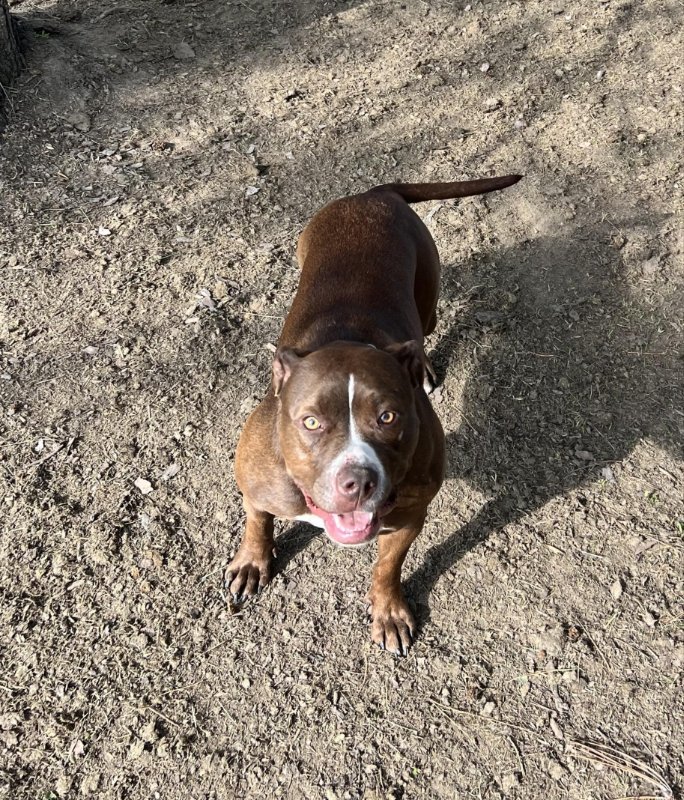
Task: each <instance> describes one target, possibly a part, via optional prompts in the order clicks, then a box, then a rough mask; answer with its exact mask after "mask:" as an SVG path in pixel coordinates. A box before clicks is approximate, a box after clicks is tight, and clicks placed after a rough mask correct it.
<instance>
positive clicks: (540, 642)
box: [528, 625, 563, 656]
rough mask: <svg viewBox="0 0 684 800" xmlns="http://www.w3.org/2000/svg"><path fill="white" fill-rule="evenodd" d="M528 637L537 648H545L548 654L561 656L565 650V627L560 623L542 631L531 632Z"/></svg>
mask: <svg viewBox="0 0 684 800" xmlns="http://www.w3.org/2000/svg"><path fill="white" fill-rule="evenodd" d="M528 639H529V642H530V644H531V645H532V647H534V648H535V650H543V651H544V652H545V653H546V654H547V655H550V656H559V655H561V653H562V652H563V628H562V627H561V626H560V625H556V626H555V627H554V628H547V629H545V630H543V631H542V632H541V633H531V634H530V635H529V637H528Z"/></svg>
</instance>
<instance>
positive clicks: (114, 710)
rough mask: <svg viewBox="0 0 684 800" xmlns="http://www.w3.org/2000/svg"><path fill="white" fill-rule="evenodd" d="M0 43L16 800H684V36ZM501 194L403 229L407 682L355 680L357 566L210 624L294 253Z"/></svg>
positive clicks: (3, 548) (282, 556)
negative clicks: (339, 233)
mask: <svg viewBox="0 0 684 800" xmlns="http://www.w3.org/2000/svg"><path fill="white" fill-rule="evenodd" d="M10 10H11V11H12V12H13V13H14V14H15V15H16V16H17V17H20V18H22V19H23V23H22V27H23V29H24V32H25V36H26V39H27V44H28V51H27V53H26V66H25V69H24V72H23V74H22V76H21V77H20V79H19V81H18V82H17V83H16V84H15V85H14V86H13V87H11V88H10V87H7V88H6V89H5V92H6V93H7V99H6V102H5V116H6V120H7V121H6V124H5V126H4V129H3V130H2V132H0V509H1V510H0V598H1V601H2V602H0V797H6V798H11V800H29V798H31V800H36V798H44V799H45V800H47V798H50V799H52V798H78V797H97V798H105V800H110V799H111V800H114V798H118V799H119V800H124V799H125V800H142V799H143V798H145V799H146V800H147V799H148V798H163V799H164V800H169V799H173V798H192V799H193V800H194V798H198V799H199V798H203V799H205V800H226V799H229V798H241V799H242V798H262V797H268V798H271V797H275V798H279V797H282V798H288V799H289V798H294V799H295V800H296V799H297V798H321V799H322V800H361V799H363V800H371V799H372V800H380V799H381V798H382V799H383V800H400V799H401V798H403V799H404V800H414V798H425V799H426V800H427V799H428V798H430V800H432V798H473V799H475V798H503V797H511V798H521V800H566V799H567V798H571V799H572V800H589V799H590V798H606V800H608V799H609V798H617V797H625V796H651V797H662V798H668V797H679V796H681V792H682V791H683V790H684V779H683V778H682V776H683V775H684V689H683V684H684V467H683V463H684V315H683V313H682V309H683V308H684V232H683V228H682V212H683V211H684V199H683V197H684V155H683V153H684V148H683V137H682V132H683V128H684V102H683V99H684V97H683V87H684V74H683V73H684V68H683V66H682V63H683V62H682V59H681V56H678V55H677V54H681V53H682V52H684V41H683V38H684V37H683V34H682V31H683V30H684V8H683V7H682V4H681V2H676V1H675V0H642V2H627V1H625V0H602V1H601V2H593V3H586V2H580V1H579V0H566V2H563V1H562V0H551V2H541V1H540V0H530V1H529V2H511V1H510V0H501V2H499V1H498V0H489V2H469V3H465V2H446V0H435V2H432V0H430V2H427V1H424V2H423V1H419V0H405V2H400V1H399V0H368V1H367V2H350V1H349V0H347V1H346V2H336V1H335V0H329V1H324V2H313V1H311V0H300V1H299V2H288V3H286V2H281V1H278V0H276V1H274V2H266V0H246V2H221V3H216V2H209V1H208V0H196V1H195V2H189V1H188V2H185V1H183V2H181V1H180V0H179V1H178V2H173V0H125V2H123V3H117V2H111V1H110V0H104V1H103V0H98V1H97V2H95V0H82V1H79V2H73V1H72V2H65V1H63V0H56V1H55V2H34V0H23V1H22V0H15V2H10ZM514 172H519V173H523V174H524V176H525V177H524V179H523V180H522V181H521V182H520V183H519V184H518V185H517V186H515V187H513V188H511V189H507V190H505V191H504V192H500V193H497V194H494V195H488V196H483V197H476V198H467V199H463V200H461V201H459V202H454V201H448V202H433V203H426V204H423V205H421V206H416V207H415V208H416V210H417V211H418V213H419V214H420V215H421V217H422V218H423V219H424V220H425V222H426V224H427V225H428V227H429V229H430V232H431V234H432V236H433V237H434V239H435V241H436V243H437V246H438V249H439V251H440V255H441V259H442V264H443V276H442V296H441V300H440V305H439V309H438V314H439V323H438V327H437V330H436V331H435V333H434V334H433V335H432V336H431V337H430V338H429V340H428V341H427V350H428V353H429V354H430V356H431V358H432V360H433V362H434V364H435V366H436V369H437V372H438V375H439V378H440V380H441V381H442V382H441V385H440V387H439V388H438V390H437V391H436V392H435V394H434V395H433V399H432V402H433V403H434V405H435V409H436V410H437V413H438V415H439V417H440V419H441V420H442V423H443V426H444V429H445V432H446V435H447V447H448V462H449V465H448V475H447V480H446V482H445V483H444V485H443V487H442V489H441V491H440V493H439V494H438V496H437V498H436V499H435V501H434V502H433V503H432V505H431V506H430V510H429V513H428V522H427V525H426V527H425V529H424V531H423V533H422V534H421V536H420V537H419V538H418V540H417V541H416V543H415V544H414V546H413V547H412V549H411V551H410V553H409V557H408V559H407V562H406V564H405V566H404V573H403V574H404V582H405V589H406V592H407V594H408V596H409V597H410V598H411V603H412V607H413V609H414V612H415V614H416V617H417V619H418V622H419V633H418V637H417V641H416V643H415V644H414V646H413V648H412V649H411V651H410V653H409V655H408V657H406V658H404V659H400V658H395V657H392V656H391V655H389V654H388V653H384V652H382V651H381V650H379V649H378V648H376V647H374V646H373V645H372V644H371V641H370V637H369V630H368V623H367V620H366V618H365V604H364V601H363V598H364V594H365V592H366V589H367V586H368V580H369V576H370V570H371V566H372V563H373V558H374V547H369V548H365V549H361V550H344V549H338V548H336V547H335V546H334V545H333V544H332V543H331V542H330V541H328V540H327V539H326V538H325V537H324V536H322V535H320V534H319V532H318V531H316V530H315V529H313V528H310V527H308V526H307V525H305V524H287V523H284V522H281V523H279V526H278V539H277V549H278V561H277V574H276V575H275V577H274V579H273V581H272V583H271V584H270V585H269V586H268V587H267V589H266V590H265V591H264V592H262V594H261V595H260V596H259V597H258V598H257V599H256V600H255V601H253V602H250V603H249V604H247V605H245V606H243V607H234V606H232V605H231V604H230V602H229V598H228V597H227V596H226V593H225V591H224V588H223V581H222V576H223V571H224V569H225V567H226V565H227V563H228V561H229V559H230V556H231V553H232V552H234V550H235V548H236V546H237V544H238V541H239V537H240V533H241V529H242V525H243V522H244V515H243V511H242V506H241V502H240V496H239V493H238V491H237V488H236V485H235V482H234V478H233V474H232V465H233V458H234V451H235V445H236V442H237V437H238V435H239V431H240V428H241V426H242V424H243V422H244V420H245V419H246V417H247V415H248V414H249V412H250V411H251V410H252V408H254V406H255V405H256V403H257V402H258V401H259V399H260V398H261V396H262V394H263V392H264V391H265V390H266V387H267V386H268V382H269V380H270V373H271V363H272V359H273V353H274V349H275V344H276V342H277V338H278V332H279V330H280V327H281V325H282V321H283V317H284V315H285V313H286V311H287V308H288V305H289V303H290V302H291V299H292V297H293V294H294V291H295V289H296V286H297V280H298V273H297V267H296V262H295V257H294V253H295V245H296V240H297V236H298V234H299V232H300V231H301V230H302V228H303V227H304V225H305V224H306V221H307V220H308V219H309V218H310V217H311V216H312V215H313V214H314V213H315V211H316V210H317V209H318V208H320V207H321V206H322V205H323V204H324V203H326V202H328V201H330V200H332V199H334V198H336V197H339V196H342V195H345V194H349V193H353V192H358V191H363V190H365V189H367V188H369V187H371V186H373V185H375V184H378V183H386V182H393V181H399V180H403V181H413V182H416V181H438V180H444V181H451V180H461V179H472V178H479V177H486V176H491V175H502V174H508V173H514ZM390 270H391V265H388V280H390V279H391V274H390Z"/></svg>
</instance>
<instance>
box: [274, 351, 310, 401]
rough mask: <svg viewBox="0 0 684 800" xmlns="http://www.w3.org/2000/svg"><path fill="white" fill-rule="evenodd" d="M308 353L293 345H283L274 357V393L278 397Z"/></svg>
mask: <svg viewBox="0 0 684 800" xmlns="http://www.w3.org/2000/svg"><path fill="white" fill-rule="evenodd" d="M305 355H307V353H305V352H303V351H301V350H294V349H293V348H291V347H281V348H280V349H279V350H278V351H277V352H276V354H275V358H274V359H273V394H274V395H275V396H276V397H278V395H279V394H280V392H281V391H282V389H283V386H284V385H285V383H286V382H287V380H288V379H289V377H290V375H292V370H293V369H294V368H295V367H296V366H297V364H298V363H299V362H300V361H301V360H302V358H303V357H304V356H305Z"/></svg>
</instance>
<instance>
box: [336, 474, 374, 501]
mask: <svg viewBox="0 0 684 800" xmlns="http://www.w3.org/2000/svg"><path fill="white" fill-rule="evenodd" d="M377 485H378V473H377V472H376V471H375V470H374V469H371V467H360V466H350V467H345V468H344V469H341V470H340V471H339V472H338V473H337V490H338V492H339V493H340V494H341V495H343V496H344V497H346V498H347V499H348V500H355V501H356V502H357V503H363V502H365V501H366V500H368V498H369V497H371V495H372V494H373V492H374V491H375V489H376V487H377Z"/></svg>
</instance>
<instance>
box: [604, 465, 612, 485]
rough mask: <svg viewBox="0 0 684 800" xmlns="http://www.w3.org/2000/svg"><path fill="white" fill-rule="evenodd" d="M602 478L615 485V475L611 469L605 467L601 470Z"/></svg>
mask: <svg viewBox="0 0 684 800" xmlns="http://www.w3.org/2000/svg"><path fill="white" fill-rule="evenodd" d="M601 477H602V478H603V480H604V481H607V482H608V483H615V473H614V472H613V470H612V469H611V468H610V467H603V469H602V470H601Z"/></svg>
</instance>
